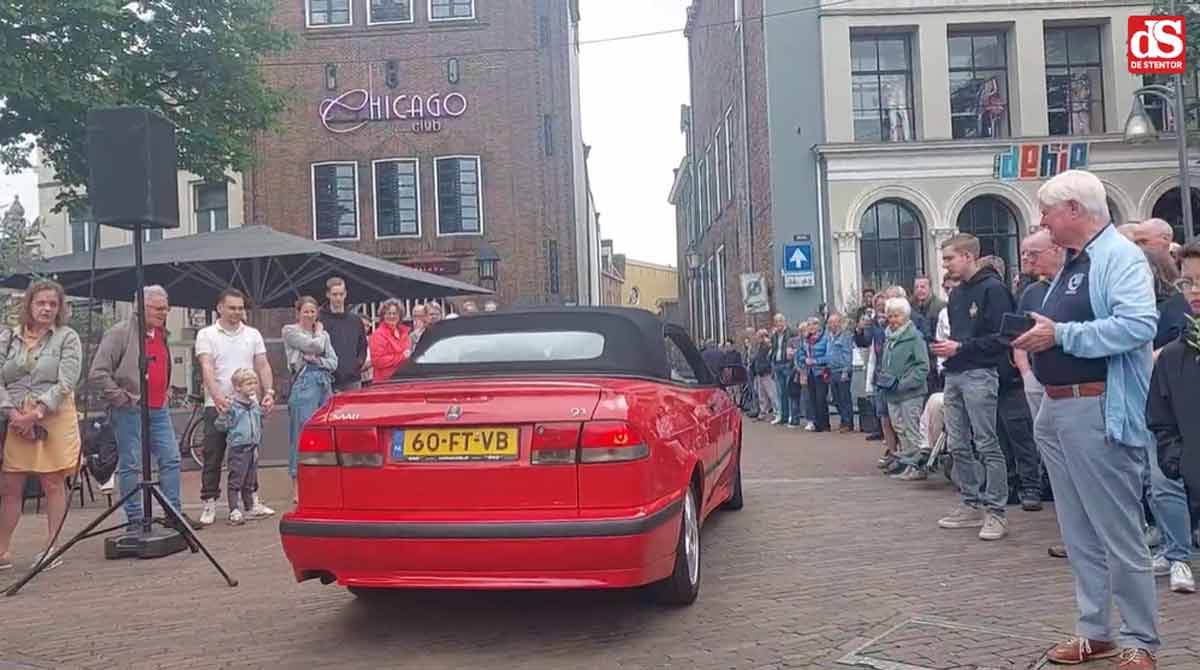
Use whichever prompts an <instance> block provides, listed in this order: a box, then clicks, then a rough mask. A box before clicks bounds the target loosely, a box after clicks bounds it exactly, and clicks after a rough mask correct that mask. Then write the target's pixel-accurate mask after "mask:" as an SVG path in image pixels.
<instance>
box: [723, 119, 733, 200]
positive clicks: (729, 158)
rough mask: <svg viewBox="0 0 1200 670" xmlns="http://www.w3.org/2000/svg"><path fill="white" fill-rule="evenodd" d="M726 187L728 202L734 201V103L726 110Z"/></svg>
mask: <svg viewBox="0 0 1200 670" xmlns="http://www.w3.org/2000/svg"><path fill="white" fill-rule="evenodd" d="M725 189H726V190H727V191H728V195H727V196H726V198H725V201H726V202H732V201H733V105H730V106H729V109H726V110H725Z"/></svg>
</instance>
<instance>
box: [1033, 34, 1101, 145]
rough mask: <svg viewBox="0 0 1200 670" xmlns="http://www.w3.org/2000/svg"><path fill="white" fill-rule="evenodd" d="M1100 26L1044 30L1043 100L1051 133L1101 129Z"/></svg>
mask: <svg viewBox="0 0 1200 670" xmlns="http://www.w3.org/2000/svg"><path fill="white" fill-rule="evenodd" d="M1100 43H1101V42H1100V28H1099V27H1098V26H1096V27H1087V28H1049V29H1047V30H1046V103H1047V109H1048V114H1049V120H1050V134H1051V135H1089V134H1099V133H1103V132H1104V62H1103V59H1102V58H1101V56H1100Z"/></svg>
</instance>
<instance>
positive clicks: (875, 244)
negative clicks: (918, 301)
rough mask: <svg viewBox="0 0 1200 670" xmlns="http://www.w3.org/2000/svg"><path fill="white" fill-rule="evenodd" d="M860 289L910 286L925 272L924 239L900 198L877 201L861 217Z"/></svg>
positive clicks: (917, 224)
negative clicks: (861, 287)
mask: <svg viewBox="0 0 1200 670" xmlns="http://www.w3.org/2000/svg"><path fill="white" fill-rule="evenodd" d="M861 261H862V276H863V288H874V289H876V290H882V289H885V288H887V287H888V286H893V285H898V286H904V287H906V288H910V289H911V288H912V285H913V281H915V280H916V278H917V277H918V276H920V275H923V274H925V240H924V235H923V232H922V228H921V222H920V220H919V219H918V218H917V214H916V211H915V210H913V208H912V206H911V205H909V204H908V203H906V202H904V201H902V200H880V201H879V202H877V203H875V204H874V205H871V208H870V209H868V210H867V211H866V212H865V213H864V214H863V217H862V259H861Z"/></svg>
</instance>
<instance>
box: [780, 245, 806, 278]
mask: <svg viewBox="0 0 1200 670" xmlns="http://www.w3.org/2000/svg"><path fill="white" fill-rule="evenodd" d="M812 257H813V253H812V243H804V244H788V245H785V246H784V247H783V271H784V272H812V269H813V262H812Z"/></svg>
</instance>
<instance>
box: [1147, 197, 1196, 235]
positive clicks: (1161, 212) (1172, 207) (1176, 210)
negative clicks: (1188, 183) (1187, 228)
mask: <svg viewBox="0 0 1200 670" xmlns="http://www.w3.org/2000/svg"><path fill="white" fill-rule="evenodd" d="M1179 193H1180V191H1179V187H1175V188H1173V189H1171V190H1170V191H1167V192H1166V193H1164V194H1162V195H1161V196H1160V197H1159V198H1158V200H1157V201H1155V203H1154V209H1153V210H1152V211H1151V212H1150V215H1151V216H1153V217H1155V218H1157V219H1162V220H1164V221H1166V222H1167V223H1170V224H1171V228H1173V229H1174V230H1175V241H1176V242H1178V243H1179V244H1183V242H1184V239H1183V238H1184V235H1183V230H1184V229H1183V199H1182V198H1181V197H1180V195H1179ZM1192 211H1193V212H1196V213H1197V214H1200V188H1195V187H1193V188H1192ZM1192 235H1193V236H1200V216H1198V217H1195V218H1193V219H1192Z"/></svg>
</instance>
